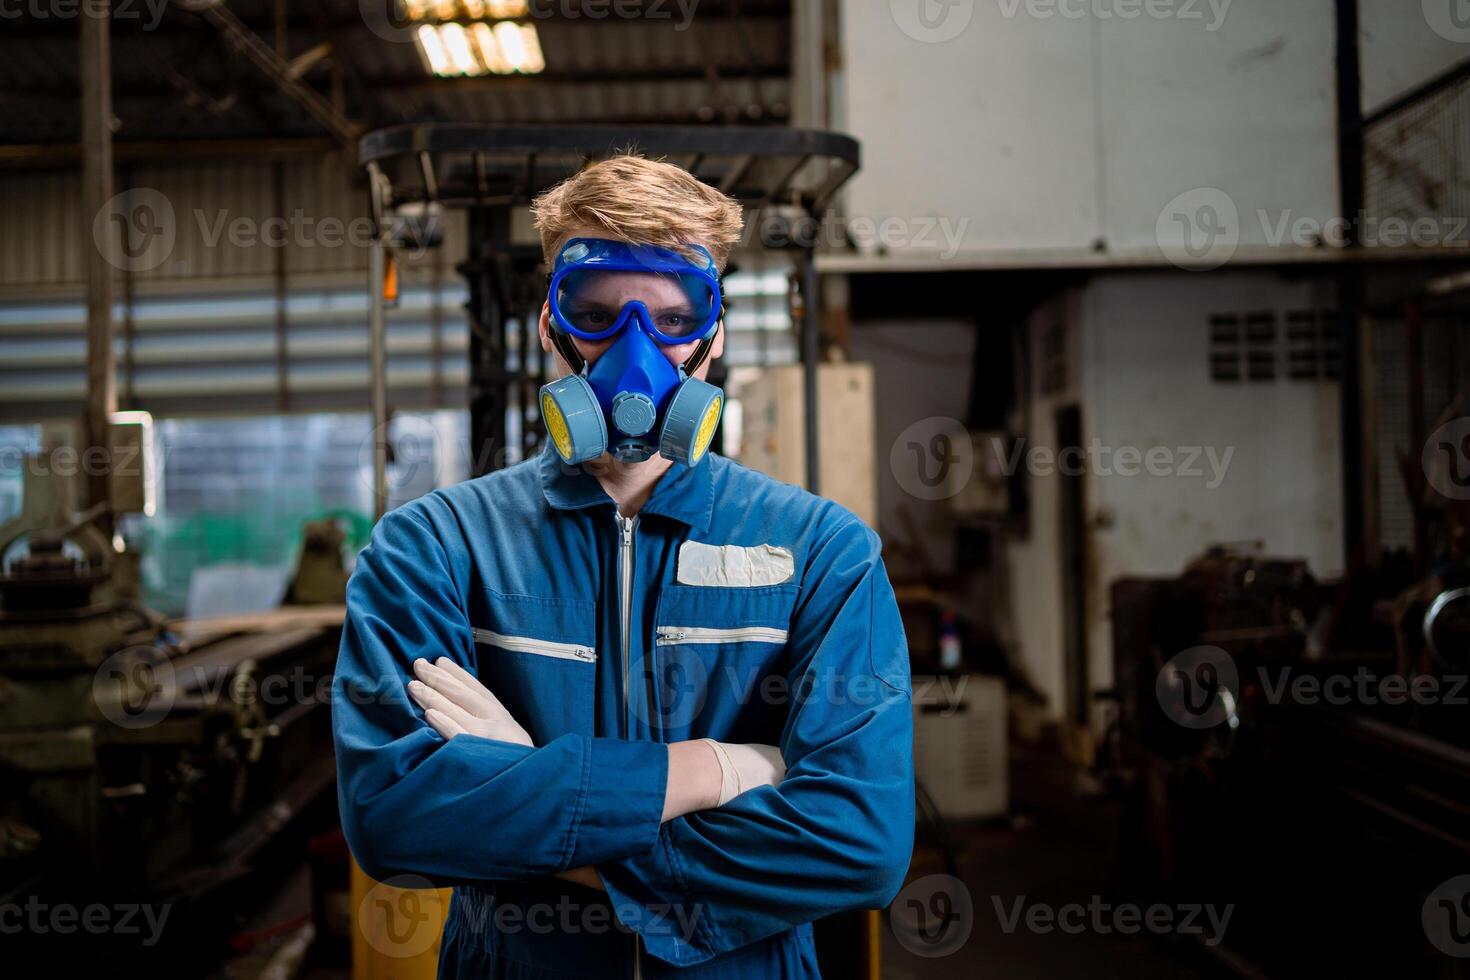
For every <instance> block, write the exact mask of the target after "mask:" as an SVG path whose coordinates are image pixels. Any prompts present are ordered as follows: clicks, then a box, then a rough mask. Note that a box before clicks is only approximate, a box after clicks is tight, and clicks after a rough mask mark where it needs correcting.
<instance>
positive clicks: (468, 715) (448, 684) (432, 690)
mask: <svg viewBox="0 0 1470 980" xmlns="http://www.w3.org/2000/svg"><path fill="white" fill-rule="evenodd" d="M413 673H414V676H415V677H417V678H418V680H414V681H409V682H408V694H409V697H411V698H413V700H414V702H415V703H417V704H418V706H419V707H421V708H423V709H424V720H425V721H427V722H428V723H429V725H430V726H431V727H432V728H433V729H434V731H436V732H438V733H439V734H440V735H443V736H444V737H445V738H446V739H450V738H453V737H454V736H456V735H480V736H483V737H484V738H493V739H495V740H496V741H497V742H515V743H516V744H518V745H531V746H533V747H534V743H533V742H532V741H531V736H530V735H529V734H527V732H526V730H525V729H524V728H522V727H521V725H520V723H519V722H518V721H516V720H515V718H513V717H511V713H510V712H509V711H507V710H505V705H503V704H501V703H500V699H499V698H497V697H496V696H495V695H493V694H491V693H490V689H489V688H487V687H486V686H485V685H484V684H481V683H480V680H479V678H477V677H475V675H474V674H471V673H470V672H469V671H467V670H465V669H464V668H463V667H461V666H460V665H459V664H457V663H455V662H454V661H453V660H450V659H449V658H448V657H440V658H439V659H438V660H437V661H435V662H434V663H432V664H431V663H429V661H428V660H415V661H414V662H413Z"/></svg>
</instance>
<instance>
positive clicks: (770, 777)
mask: <svg viewBox="0 0 1470 980" xmlns="http://www.w3.org/2000/svg"><path fill="white" fill-rule="evenodd" d="M700 741H701V742H707V743H709V747H710V748H711V749H714V752H715V758H717V759H719V760H720V801H719V802H718V803H716V804H715V806H717V807H721V806H724V805H725V804H726V803H729V802H730V801H731V800H733V799H734V798H735V797H737V796H739V795H740V794H741V793H745V792H748V791H750V790H753V789H755V788H756V787H757V786H780V785H781V780H782V779H785V778H786V763H785V761H784V760H783V759H782V758H781V750H780V749H778V748H776V746H774V745H761V744H758V743H757V744H749V745H737V744H733V743H730V742H716V741H715V740H714V739H712V738H702V739H700Z"/></svg>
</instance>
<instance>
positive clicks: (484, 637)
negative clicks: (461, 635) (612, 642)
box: [470, 589, 597, 745]
mask: <svg viewBox="0 0 1470 980" xmlns="http://www.w3.org/2000/svg"><path fill="white" fill-rule="evenodd" d="M596 614H597V612H596V606H595V604H594V603H593V602H592V601H591V600H586V599H567V598H561V597H543V596H528V595H505V594H502V593H499V592H496V591H495V590H493V589H485V590H484V595H483V598H482V601H481V608H479V609H477V610H472V616H471V620H470V622H471V624H472V626H471V632H472V633H473V635H474V639H475V657H476V660H477V664H476V667H477V668H478V673H479V678H480V682H481V683H483V684H484V685H485V686H486V687H488V688H489V689H490V691H491V692H492V693H493V694H494V695H495V696H496V697H497V698H499V699H500V702H501V704H503V705H505V707H506V710H508V711H509V712H510V713H511V715H513V716H514V717H515V719H516V721H518V722H520V723H521V725H522V726H523V727H524V728H525V729H526V731H527V732H529V733H530V735H531V739H532V740H533V741H534V742H535V743H536V744H537V745H545V744H546V743H547V742H550V741H551V740H552V739H555V738H557V737H559V736H562V735H566V734H569V733H575V734H582V735H590V734H591V733H592V730H593V715H592V705H593V697H594V692H595V689H596V680H597V651H596V648H595V646H594V644H595V642H596V635H597V620H596Z"/></svg>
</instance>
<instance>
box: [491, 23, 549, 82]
mask: <svg viewBox="0 0 1470 980" xmlns="http://www.w3.org/2000/svg"><path fill="white" fill-rule="evenodd" d="M495 40H496V42H498V43H499V45H500V52H501V54H502V55H504V56H505V60H506V61H507V62H509V63H510V66H511V67H512V68H513V69H515V70H516V71H519V72H524V73H526V74H528V75H534V74H537V73H539V72H542V71H545V70H546V61H545V59H544V58H543V57H542V56H541V38H540V37H539V36H538V35H537V34H536V25H534V24H525V25H521V24H512V23H511V22H510V21H508V20H503V21H501V22H500V23H498V24H496V25H495Z"/></svg>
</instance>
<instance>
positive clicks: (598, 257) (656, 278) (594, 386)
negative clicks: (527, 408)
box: [541, 238, 725, 466]
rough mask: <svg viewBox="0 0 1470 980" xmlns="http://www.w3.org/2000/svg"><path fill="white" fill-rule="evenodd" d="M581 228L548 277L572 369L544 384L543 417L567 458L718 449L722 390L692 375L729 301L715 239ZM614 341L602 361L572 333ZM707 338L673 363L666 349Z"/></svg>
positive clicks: (697, 456)
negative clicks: (667, 238) (676, 242)
mask: <svg viewBox="0 0 1470 980" xmlns="http://www.w3.org/2000/svg"><path fill="white" fill-rule="evenodd" d="M692 248H693V250H694V251H695V253H696V256H695V257H694V258H690V257H688V256H685V255H682V254H680V253H679V252H676V251H674V250H672V249H667V248H658V247H655V246H651V245H629V244H627V243H624V242H616V241H609V240H605V239H600V238H574V239H572V240H571V241H569V242H567V243H566V245H564V246H563V247H562V249H561V251H560V252H559V253H558V254H557V257H556V263H555V266H554V268H553V269H552V273H551V277H550V280H549V291H548V292H549V295H548V302H547V305H548V306H549V307H550V313H551V317H550V323H551V341H552V344H553V345H554V346H555V347H556V349H557V351H558V352H559V353H560V354H561V355H562V357H563V358H565V359H566V362H567V364H568V365H569V366H570V367H571V369H572V373H571V374H569V375H567V376H566V377H564V378H558V379H557V380H555V381H553V382H551V383H550V384H548V385H545V386H544V387H543V388H542V389H541V417H542V419H543V420H544V421H545V422H546V431H547V435H548V436H549V437H550V439H551V444H552V446H553V447H555V449H556V452H557V455H559V456H560V457H561V458H562V460H563V461H564V462H566V463H568V464H576V463H584V462H586V461H587V460H589V459H596V458H597V457H598V456H601V455H602V454H603V453H604V452H610V453H612V455H613V456H614V457H615V458H616V459H618V460H619V461H621V462H626V463H640V462H642V461H644V460H646V459H648V458H649V457H651V456H652V455H653V454H654V453H655V452H657V453H659V454H661V455H662V456H664V457H665V458H667V459H671V460H673V461H674V462H676V463H686V464H688V465H690V466H693V465H695V464H696V463H698V462H699V461H700V460H702V459H703V458H704V456H705V453H706V452H707V451H708V449H709V445H710V440H711V439H712V438H713V436H714V433H715V428H716V426H718V425H719V422H720V412H721V410H722V409H723V407H724V403H725V398H724V392H723V391H722V390H721V389H719V388H717V387H715V386H714V385H712V384H708V383H706V382H704V381H701V380H699V379H698V378H694V377H691V375H692V374H693V372H694V371H695V370H696V369H697V368H698V367H699V365H700V364H701V363H703V362H704V359H705V358H706V357H708V356H709V350H710V347H711V346H712V345H713V343H714V337H715V332H716V331H717V330H718V329H719V325H720V316H721V314H722V312H723V308H724V303H723V294H722V292H721V288H720V275H719V272H718V270H717V269H716V268H715V262H714V259H713V258H711V257H710V254H709V252H708V251H706V250H705V249H703V248H701V247H699V246H692ZM573 337H575V338H577V339H579V340H583V341H587V342H589V343H599V342H603V341H611V342H612V343H611V344H610V345H609V346H608V347H607V348H606V349H605V350H604V351H603V352H602V354H601V355H600V356H599V357H598V358H597V360H596V362H595V363H591V364H589V363H588V362H587V361H586V360H585V359H584V358H583V357H582V356H581V354H579V353H578V352H577V348H576V345H575V344H573V343H572V340H571V338H573ZM695 342H697V343H698V346H696V347H695V348H694V350H693V352H692V353H691V354H690V355H689V357H688V358H687V359H685V361H684V362H683V363H681V364H678V365H675V364H673V363H671V362H670V361H669V359H668V358H667V357H666V356H665V355H664V348H666V347H671V346H678V345H685V344H690V343H695Z"/></svg>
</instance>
